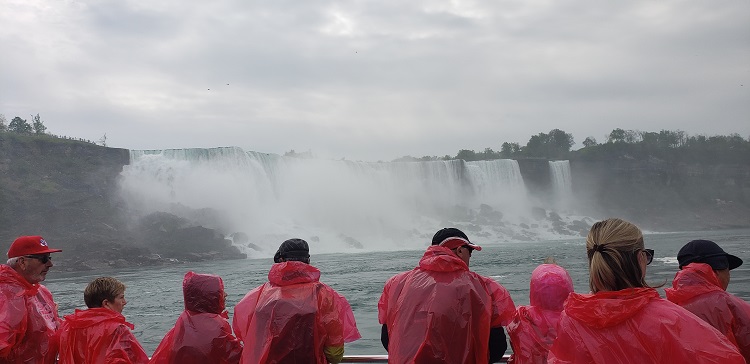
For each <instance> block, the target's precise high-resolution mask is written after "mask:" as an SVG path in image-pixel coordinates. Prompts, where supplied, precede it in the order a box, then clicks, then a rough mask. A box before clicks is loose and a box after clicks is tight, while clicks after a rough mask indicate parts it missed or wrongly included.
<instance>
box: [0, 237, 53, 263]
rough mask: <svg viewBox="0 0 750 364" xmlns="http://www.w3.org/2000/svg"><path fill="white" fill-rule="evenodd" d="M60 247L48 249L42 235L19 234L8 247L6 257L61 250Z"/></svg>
mask: <svg viewBox="0 0 750 364" xmlns="http://www.w3.org/2000/svg"><path fill="white" fill-rule="evenodd" d="M61 251H62V250H60V249H50V247H49V246H48V245H47V241H45V240H44V238H43V237H41V236H38V235H35V236H19V237H18V238H17V239H16V240H15V241H14V242H13V244H10V249H8V259H10V258H15V257H20V256H23V255H33V254H47V253H57V252H61Z"/></svg>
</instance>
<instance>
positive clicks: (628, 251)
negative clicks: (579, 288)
mask: <svg viewBox="0 0 750 364" xmlns="http://www.w3.org/2000/svg"><path fill="white" fill-rule="evenodd" d="M643 248H644V245H643V233H642V232H641V229H639V228H638V227H637V226H635V225H633V224H632V223H629V222H627V221H625V220H621V219H607V220H604V221H599V222H597V223H595V224H594V225H592V226H591V230H590V231H589V235H588V236H587V237H586V253H587V255H588V258H589V287H590V288H591V292H593V293H596V292H599V291H619V290H621V289H625V288H636V287H651V286H649V285H648V284H647V283H646V281H645V278H644V276H645V274H644V271H643V270H642V269H641V264H640V263H639V261H638V254H639V253H640V252H641V251H642V250H643Z"/></svg>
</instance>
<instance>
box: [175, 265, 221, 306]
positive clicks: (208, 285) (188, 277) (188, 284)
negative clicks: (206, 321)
mask: <svg viewBox="0 0 750 364" xmlns="http://www.w3.org/2000/svg"><path fill="white" fill-rule="evenodd" d="M182 294H183V297H184V299H185V309H186V310H190V311H193V312H205V313H217V314H218V313H221V312H222V311H224V308H225V299H224V281H222V279H221V277H219V276H217V275H214V274H199V273H194V272H187V273H186V274H185V278H184V279H183V280H182Z"/></svg>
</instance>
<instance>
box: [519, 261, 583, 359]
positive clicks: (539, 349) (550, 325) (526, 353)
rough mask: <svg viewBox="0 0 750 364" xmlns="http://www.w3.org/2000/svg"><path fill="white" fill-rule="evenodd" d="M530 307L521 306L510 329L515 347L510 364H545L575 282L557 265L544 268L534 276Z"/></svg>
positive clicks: (532, 277)
mask: <svg viewBox="0 0 750 364" xmlns="http://www.w3.org/2000/svg"><path fill="white" fill-rule="evenodd" d="M529 286H530V290H529V298H530V303H531V305H529V306H519V307H518V309H517V310H516V314H515V316H513V321H512V322H511V323H510V324H509V325H508V336H509V337H510V343H511V345H512V346H513V354H512V355H511V356H510V360H509V361H508V362H509V363H514V364H527V363H533V364H544V363H547V354H548V353H549V348H550V347H551V346H552V342H554V341H555V338H556V337H557V323H558V321H560V315H561V314H562V310H563V303H564V302H565V299H566V298H568V295H569V294H570V293H571V292H573V280H572V279H571V278H570V275H569V274H568V272H567V271H566V270H565V269H564V268H563V267H560V266H559V265H556V264H542V265H540V266H538V267H537V268H536V269H534V271H533V272H532V273H531V283H530V285H529Z"/></svg>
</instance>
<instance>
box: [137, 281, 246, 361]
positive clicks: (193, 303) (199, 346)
mask: <svg viewBox="0 0 750 364" xmlns="http://www.w3.org/2000/svg"><path fill="white" fill-rule="evenodd" d="M182 292H183V296H184V300H185V311H183V312H182V314H180V317H178V318H177V322H176V323H175V325H174V327H173V328H172V329H171V330H169V332H167V334H166V335H165V336H164V339H162V341H161V343H160V344H159V346H158V347H157V348H156V351H155V352H154V355H153V356H152V357H151V361H149V363H152V364H171V363H174V364H203V363H216V364H231V363H239V361H240V355H242V344H241V343H240V341H239V340H238V339H237V338H235V337H234V335H232V328H231V327H230V326H229V322H228V321H227V312H226V311H225V310H224V307H225V302H224V282H223V281H222V280H221V277H219V276H217V275H213V274H196V273H193V272H187V274H185V279H184V280H183V281H182Z"/></svg>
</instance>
